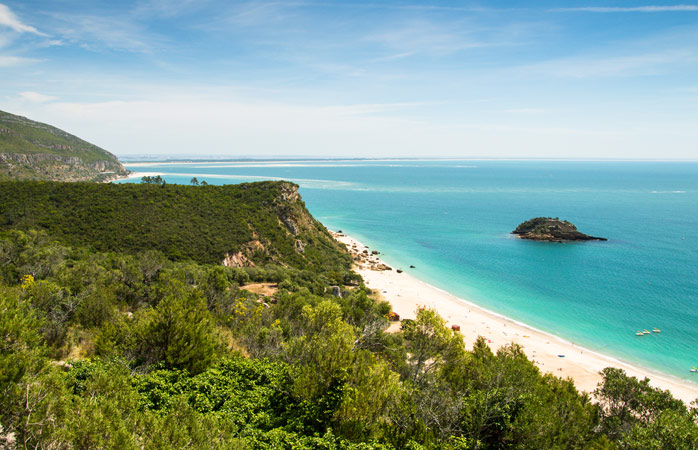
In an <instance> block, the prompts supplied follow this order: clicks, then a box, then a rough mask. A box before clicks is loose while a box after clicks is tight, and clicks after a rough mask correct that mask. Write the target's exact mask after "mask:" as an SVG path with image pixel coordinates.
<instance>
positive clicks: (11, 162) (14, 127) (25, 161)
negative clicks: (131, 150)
mask: <svg viewBox="0 0 698 450" xmlns="http://www.w3.org/2000/svg"><path fill="white" fill-rule="evenodd" d="M126 173H127V171H126V169H125V168H124V166H123V165H122V164H121V163H120V162H119V160H118V159H117V158H116V156H114V155H112V154H111V153H109V152H108V151H106V150H104V149H102V148H99V147H97V146H96V145H94V144H90V143H89V142H86V141H84V140H82V139H80V138H78V137H76V136H73V135H72V134H69V133H66V132H65V131H63V130H60V129H58V128H56V127H53V126H51V125H47V124H45V123H41V122H35V121H33V120H30V119H27V118H26V117H22V116H17V115H14V114H10V113H7V112H4V111H0V180H5V179H9V180H20V179H27V180H56V181H79V180H85V181H104V180H110V179H114V178H116V177H118V176H123V175H126Z"/></svg>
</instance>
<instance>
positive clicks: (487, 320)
mask: <svg viewBox="0 0 698 450" xmlns="http://www.w3.org/2000/svg"><path fill="white" fill-rule="evenodd" d="M333 235H334V236H335V238H336V239H337V240H338V241H340V242H342V243H344V244H345V245H347V247H348V248H349V249H350V250H352V249H354V250H353V251H354V252H358V253H362V252H363V251H364V250H366V249H367V247H366V246H364V245H363V244H361V243H360V242H358V241H356V240H355V239H352V238H351V237H349V236H346V235H343V234H338V233H333ZM372 250H373V249H368V252H367V253H368V255H370V262H368V263H367V262H362V263H360V264H359V265H358V266H357V267H356V271H357V272H358V273H359V274H360V275H361V276H362V277H363V279H364V282H365V283H366V285H367V286H368V287H369V288H371V289H375V290H377V291H378V292H380V293H381V295H382V296H383V297H384V298H385V299H386V300H387V301H388V302H390V304H391V305H392V306H393V311H395V312H396V313H397V314H399V315H400V318H402V319H413V318H414V317H415V311H416V310H417V308H419V307H427V308H433V309H435V310H436V311H437V312H438V313H439V314H440V315H441V316H442V317H443V318H444V319H445V320H446V321H447V323H448V325H449V326H450V325H459V326H460V329H461V333H462V334H463V337H464V339H465V343H466V347H468V348H470V347H472V344H473V342H474V341H475V339H476V338H477V337H478V336H483V337H485V338H486V339H487V340H488V343H489V345H490V347H491V348H492V349H493V350H496V349H498V348H499V347H501V346H503V345H506V344H509V343H512V342H513V343H517V344H519V345H521V346H522V347H523V350H524V352H525V353H526V355H527V356H528V357H529V359H531V360H532V361H533V362H534V363H535V364H536V365H537V366H538V367H539V368H540V369H541V372H550V373H553V374H554V375H557V376H560V377H563V378H566V377H571V378H572V379H574V382H575V385H576V386H577V388H578V389H580V390H582V391H586V392H592V391H593V390H594V389H595V388H596V386H597V384H598V383H599V382H600V381H601V376H600V375H599V371H601V370H602V369H603V368H605V367H609V366H612V367H619V368H621V369H623V370H625V371H626V372H627V373H628V375H632V376H636V377H638V378H640V379H642V378H644V377H647V378H649V379H650V380H651V383H650V384H651V385H652V386H655V387H658V388H661V389H668V390H670V391H671V393H672V394H673V395H674V397H676V398H679V399H681V400H683V401H684V402H686V403H687V404H688V403H690V402H692V401H693V400H695V399H696V398H698V385H693V384H690V383H685V382H682V381H681V380H678V379H673V378H672V377H671V376H668V375H664V374H660V373H657V372H654V371H651V370H647V369H643V368H639V367H634V366H632V365H630V364H627V363H624V362H622V361H619V360H617V359H614V358H612V357H609V356H606V355H602V354H600V353H597V352H594V351H591V350H588V349H586V348H583V347H580V346H578V345H575V344H573V343H571V342H568V341H565V340H564V339H562V338H559V337H557V336H554V335H551V334H548V333H545V332H542V331H540V330H536V329H534V328H531V327H528V326H526V325H524V324H522V323H520V322H516V321H514V320H511V319H509V318H506V317H504V316H501V315H499V314H496V313H493V312H491V311H488V310H486V309H484V308H481V307H479V306H477V305H475V304H474V303H472V302H469V301H467V300H465V299H461V298H458V297H456V296H454V295H451V294H449V293H448V292H445V291H443V290H441V289H439V288H436V287H434V286H431V285H429V284H427V283H425V282H423V281H421V280H419V279H417V278H416V277H414V276H413V275H410V274H408V273H407V271H409V270H411V269H408V268H407V267H405V268H403V269H404V270H405V272H403V273H397V271H396V270H374V269H375V267H379V266H380V265H382V264H384V262H383V261H381V260H380V259H379V257H378V256H377V255H371V251H372ZM363 254H364V256H368V255H367V254H366V253H363ZM367 260H368V259H367V258H364V261H367ZM372 267H373V268H372ZM412 270H414V269H412ZM559 355H564V357H560V356H559Z"/></svg>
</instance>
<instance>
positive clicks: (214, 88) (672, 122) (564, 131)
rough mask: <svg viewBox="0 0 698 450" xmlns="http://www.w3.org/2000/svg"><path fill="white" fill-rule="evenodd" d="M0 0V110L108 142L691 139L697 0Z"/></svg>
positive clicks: (328, 150) (325, 150) (428, 148)
mask: <svg viewBox="0 0 698 450" xmlns="http://www.w3.org/2000/svg"><path fill="white" fill-rule="evenodd" d="M678 1H679V2H664V1H641V0H624V1H610V0H609V1H599V0H576V1H573V0H568V1H564V2H563V1H559V2H553V1H546V0H537V1H528V2H526V1H513V0H500V1H496V2H495V1H492V2H469V1H465V0H464V1H426V0H414V1H379V0H368V1H365V2H364V1H361V0H357V1H330V0H325V1H244V2H242V1H220V0H144V1H136V2H133V1H118V2H115V1H99V0H88V1H76V0H17V1H15V0H0V110H3V111H7V112H11V113H14V114H20V115H23V116H27V117H29V118H31V119H34V120H38V121H41V122H46V123H49V124H52V125H54V126H57V127H59V128H62V129H64V130H65V131H68V132H70V133H72V134H75V135H77V136H79V137H81V138H83V139H85V140H87V141H90V142H92V143H94V144H97V145H99V146H100V147H103V148H105V149H107V150H109V151H111V152H112V153H115V154H116V155H117V156H120V157H128V156H136V155H152V156H158V155H159V156H171V157H187V158H190V157H208V156H217V157H279V156H283V157H403V158H410V157H445V158H479V157H485V158H611V159H691V160H695V159H698V3H695V4H691V3H680V1H681V0H678Z"/></svg>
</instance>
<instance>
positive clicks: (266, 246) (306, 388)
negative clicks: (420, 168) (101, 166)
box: [0, 182, 698, 450]
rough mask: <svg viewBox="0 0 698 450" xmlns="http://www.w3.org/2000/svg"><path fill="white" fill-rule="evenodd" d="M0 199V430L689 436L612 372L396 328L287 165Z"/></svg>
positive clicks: (158, 444)
mask: <svg viewBox="0 0 698 450" xmlns="http://www.w3.org/2000/svg"><path fill="white" fill-rule="evenodd" d="M0 215H1V218H2V226H1V227H0V258H1V259H2V264H1V265H0V282H1V283H0V312H1V314H0V402H1V404H0V406H1V407H0V447H4V448H9V449H15V448H16V449H27V448H33V449H34V448H36V449H60V448H85V449H88V448H89V449H186V448H189V449H219V448H220V449H224V448H225V449H231V448H232V449H289V450H290V449H294V450H303V449H327V450H330V449H333V450H379V449H381V450H388V449H411V450H422V449H453V450H455V449H502V448H519V449H597V450H600V449H684V448H696V445H698V425H697V423H696V421H697V417H698V411H697V410H696V408H695V405H692V406H687V405H684V404H683V403H682V402H681V401H679V400H676V399H674V398H673V397H672V396H671V395H670V393H669V392H667V391H661V390H658V389H655V388H652V387H650V386H649V384H648V382H647V380H637V379H635V378H632V377H628V376H627V375H625V373H624V372H623V371H622V370H618V369H613V368H608V369H605V370H604V373H603V382H602V384H601V385H600V386H599V388H598V390H597V391H596V392H595V393H594V397H593V398H592V397H591V396H590V395H588V394H584V393H580V392H578V391H577V389H576V388H575V386H574V383H573V382H572V380H570V379H561V378H559V377H556V376H554V375H552V374H545V375H543V374H541V373H540V372H539V370H538V368H537V367H536V366H535V365H534V364H533V363H532V362H531V361H529V360H528V359H527V358H526V356H525V355H524V353H523V351H522V349H521V348H520V347H518V346H516V345H509V346H506V347H502V348H500V349H496V350H493V349H490V348H489V347H488V345H487V343H486V342H485V340H484V339H482V338H480V339H478V340H477V341H476V342H474V343H468V344H469V345H470V344H473V345H472V350H467V349H466V346H465V343H464V341H463V338H462V336H461V335H460V333H458V332H456V331H454V330H452V329H450V328H447V327H446V325H445V321H444V320H443V319H442V318H441V317H439V316H438V314H437V313H436V312H435V311H433V310H430V309H422V310H419V311H418V312H417V315H416V319H415V320H414V321H405V322H404V323H403V326H402V328H401V329H400V330H399V331H397V332H394V333H388V332H387V328H388V323H389V322H388V317H389V315H390V305H388V304H387V303H385V302H382V301H380V299H378V298H376V296H375V295H374V293H372V292H371V291H370V290H369V289H367V288H366V287H365V286H364V285H363V284H362V283H361V280H360V278H357V276H356V275H355V274H354V275H352V274H353V272H351V271H350V265H349V264H350V260H349V257H348V254H347V252H346V250H345V249H344V248H342V247H341V246H339V245H338V244H336V242H334V241H333V240H331V239H330V237H329V235H328V233H327V231H326V230H325V229H324V227H322V225H321V224H320V223H319V222H317V221H315V219H313V218H312V217H311V216H310V215H309V214H308V212H307V210H305V207H304V205H303V203H302V200H301V199H300V198H299V196H298V193H297V190H296V189H295V185H292V184H290V183H284V182H265V183H251V184H245V185H239V186H210V185H209V186H174V185H169V184H146V183H144V184H132V185H127V184H124V185H105V184H86V183H46V182H14V183H2V184H0ZM251 241H258V242H259V244H260V245H261V246H259V245H257V244H254V245H251V244H250V242H251ZM298 241H301V244H300V245H298V244H297V242H298ZM237 254H240V255H241V256H244V259H242V258H231V255H237ZM226 255H227V257H226ZM224 260H227V261H231V260H234V261H237V262H238V263H240V262H241V261H242V262H243V263H241V264H228V265H227V266H226V265H223V264H222V262H223V261H224ZM261 283H266V285H267V286H273V289H272V290H271V291H267V292H266V293H265V294H260V291H259V289H258V287H259V285H260V284H261Z"/></svg>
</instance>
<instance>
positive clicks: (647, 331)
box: [642, 330, 650, 334]
mask: <svg viewBox="0 0 698 450" xmlns="http://www.w3.org/2000/svg"><path fill="white" fill-rule="evenodd" d="M642 332H643V333H645V334H650V330H642Z"/></svg>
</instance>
